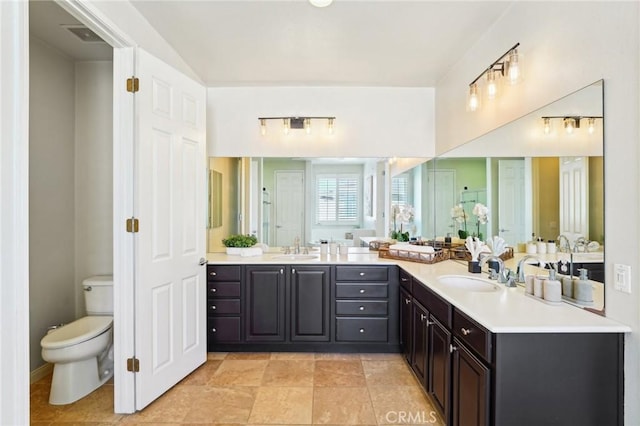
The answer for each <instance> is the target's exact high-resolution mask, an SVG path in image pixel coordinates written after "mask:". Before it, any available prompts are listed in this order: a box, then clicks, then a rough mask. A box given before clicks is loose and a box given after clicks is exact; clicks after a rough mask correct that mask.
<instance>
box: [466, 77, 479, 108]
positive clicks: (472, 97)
mask: <svg viewBox="0 0 640 426" xmlns="http://www.w3.org/2000/svg"><path fill="white" fill-rule="evenodd" d="M478 92H479V91H478V85H477V84H476V83H473V84H471V85H470V86H469V98H468V100H467V109H468V110H469V111H472V112H473V111H475V110H477V109H478V107H479V106H480V95H479V93H478Z"/></svg>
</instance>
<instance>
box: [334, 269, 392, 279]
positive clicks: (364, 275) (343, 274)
mask: <svg viewBox="0 0 640 426" xmlns="http://www.w3.org/2000/svg"><path fill="white" fill-rule="evenodd" d="M388 280H389V268H387V267H386V266H336V281H388Z"/></svg>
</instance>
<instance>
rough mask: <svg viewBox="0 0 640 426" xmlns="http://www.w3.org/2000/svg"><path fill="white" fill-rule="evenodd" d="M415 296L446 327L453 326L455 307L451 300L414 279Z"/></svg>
mask: <svg viewBox="0 0 640 426" xmlns="http://www.w3.org/2000/svg"><path fill="white" fill-rule="evenodd" d="M413 297H414V298H415V299H416V300H417V301H418V302H420V304H421V305H422V306H424V307H425V308H427V310H428V311H429V312H430V313H431V314H432V315H433V316H434V317H436V318H437V319H438V321H440V322H441V323H442V325H444V326H445V327H446V328H449V329H450V328H451V315H452V311H453V308H452V306H451V304H450V303H449V302H447V301H446V300H444V299H443V298H441V297H440V296H438V295H437V294H435V293H434V292H433V291H431V290H430V289H429V288H428V287H427V286H425V285H424V284H422V283H421V282H420V281H418V280H416V279H415V278H414V279H413Z"/></svg>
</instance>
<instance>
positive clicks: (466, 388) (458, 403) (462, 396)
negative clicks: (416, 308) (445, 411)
mask: <svg viewBox="0 0 640 426" xmlns="http://www.w3.org/2000/svg"><path fill="white" fill-rule="evenodd" d="M453 349H454V350H453V384H452V388H453V398H452V422H451V424H452V425H463V426H465V425H469V426H471V425H473V426H484V425H488V424H489V377H490V374H489V369H488V368H487V367H485V365H484V364H482V362H480V361H479V360H478V359H477V358H476V357H475V356H473V355H472V354H471V352H469V351H468V350H467V349H466V348H465V346H464V345H463V344H461V343H460V341H459V340H458V339H455V338H454V347H453Z"/></svg>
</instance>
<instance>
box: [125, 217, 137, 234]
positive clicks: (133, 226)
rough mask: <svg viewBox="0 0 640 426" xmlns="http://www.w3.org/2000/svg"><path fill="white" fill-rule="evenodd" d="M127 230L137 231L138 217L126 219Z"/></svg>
mask: <svg viewBox="0 0 640 426" xmlns="http://www.w3.org/2000/svg"><path fill="white" fill-rule="evenodd" d="M127 232H138V219H136V218H135V217H131V218H129V219H127Z"/></svg>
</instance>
